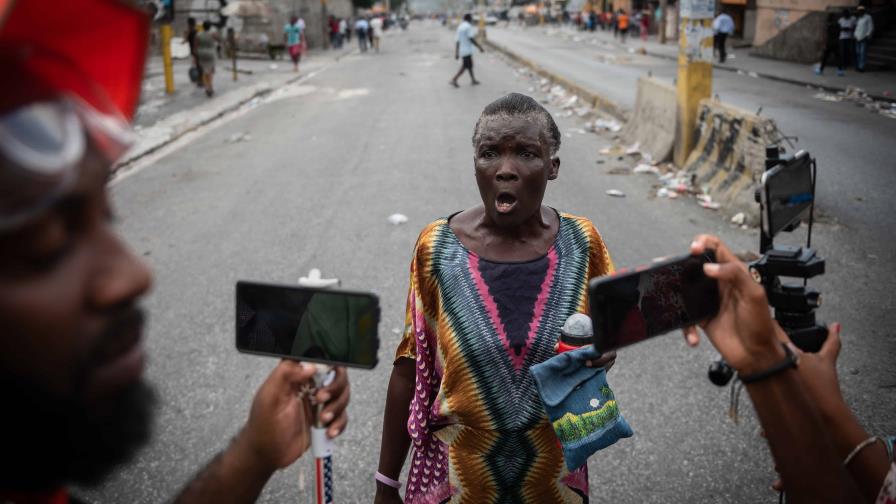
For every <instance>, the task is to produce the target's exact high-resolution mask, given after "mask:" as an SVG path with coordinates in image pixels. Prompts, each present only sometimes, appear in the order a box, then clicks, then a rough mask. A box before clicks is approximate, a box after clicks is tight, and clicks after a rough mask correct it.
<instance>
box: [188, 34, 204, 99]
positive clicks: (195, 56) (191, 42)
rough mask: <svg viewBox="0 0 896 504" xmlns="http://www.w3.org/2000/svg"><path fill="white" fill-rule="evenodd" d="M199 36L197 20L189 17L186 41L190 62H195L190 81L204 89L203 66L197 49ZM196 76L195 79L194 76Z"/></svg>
mask: <svg viewBox="0 0 896 504" xmlns="http://www.w3.org/2000/svg"><path fill="white" fill-rule="evenodd" d="M198 34H199V29H198V28H197V27H196V18H194V17H188V18H187V32H186V33H185V34H184V40H186V42H187V46H188V47H189V48H190V61H192V62H193V68H192V69H190V79H191V80H193V82H194V83H195V84H196V86H197V87H200V88H201V87H203V86H204V83H203V81H202V66H200V65H199V52H198V51H197V49H196V35H198ZM194 75H195V76H196V78H195V79H193V76H194Z"/></svg>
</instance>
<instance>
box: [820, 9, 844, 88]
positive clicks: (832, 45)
mask: <svg viewBox="0 0 896 504" xmlns="http://www.w3.org/2000/svg"><path fill="white" fill-rule="evenodd" d="M839 38H840V25H838V24H837V16H836V15H834V13H833V12H829V13H828V16H827V20H826V22H825V37H824V50H822V52H821V61H819V62H818V65H816V66H815V75H822V74H824V67H825V65H827V62H828V59H830V57H831V56H835V55H836V54H837V50H838V47H839Z"/></svg>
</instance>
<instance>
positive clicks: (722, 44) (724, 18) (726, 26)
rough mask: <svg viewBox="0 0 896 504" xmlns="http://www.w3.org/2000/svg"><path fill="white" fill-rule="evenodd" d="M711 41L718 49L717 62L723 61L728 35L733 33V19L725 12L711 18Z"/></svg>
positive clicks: (725, 54) (725, 56)
mask: <svg viewBox="0 0 896 504" xmlns="http://www.w3.org/2000/svg"><path fill="white" fill-rule="evenodd" d="M712 31H713V39H714V40H713V42H715V46H716V50H718V51H719V63H724V62H725V59H726V58H727V57H728V53H727V52H726V51H727V46H728V36H730V35H731V34H732V33H734V20H733V19H731V16H729V15H728V13H727V12H722V13H720V14H719V15H718V16H716V18H715V19H713V20H712Z"/></svg>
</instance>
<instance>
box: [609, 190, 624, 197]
mask: <svg viewBox="0 0 896 504" xmlns="http://www.w3.org/2000/svg"><path fill="white" fill-rule="evenodd" d="M607 195H608V196H613V197H614V198H624V197H625V193H624V192H622V191H620V190H619V189H609V190H607Z"/></svg>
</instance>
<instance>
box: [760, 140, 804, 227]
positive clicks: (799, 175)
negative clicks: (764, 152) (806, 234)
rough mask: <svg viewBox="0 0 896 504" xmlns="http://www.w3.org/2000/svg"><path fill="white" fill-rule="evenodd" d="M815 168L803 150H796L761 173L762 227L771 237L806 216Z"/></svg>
mask: <svg viewBox="0 0 896 504" xmlns="http://www.w3.org/2000/svg"><path fill="white" fill-rule="evenodd" d="M814 195H815V168H814V163H813V162H812V158H810V157H809V154H808V153H807V152H806V151H799V152H797V153H796V154H794V156H793V157H792V158H790V159H789V160H787V161H786V162H782V163H780V164H778V165H777V166H775V167H774V168H772V169H771V170H768V171H766V172H764V173H763V174H762V178H761V179H760V192H759V196H760V201H761V203H762V227H763V229H764V230H765V231H766V233H768V235H769V236H775V235H777V234H778V233H780V232H781V231H782V230H784V229H787V228H789V227H790V226H791V225H793V224H797V223H799V222H800V221H801V220H805V219H806V218H808V216H809V211H810V209H811V208H812V203H813V201H814V200H815V196H814Z"/></svg>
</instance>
